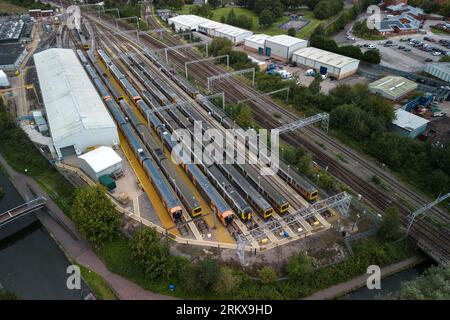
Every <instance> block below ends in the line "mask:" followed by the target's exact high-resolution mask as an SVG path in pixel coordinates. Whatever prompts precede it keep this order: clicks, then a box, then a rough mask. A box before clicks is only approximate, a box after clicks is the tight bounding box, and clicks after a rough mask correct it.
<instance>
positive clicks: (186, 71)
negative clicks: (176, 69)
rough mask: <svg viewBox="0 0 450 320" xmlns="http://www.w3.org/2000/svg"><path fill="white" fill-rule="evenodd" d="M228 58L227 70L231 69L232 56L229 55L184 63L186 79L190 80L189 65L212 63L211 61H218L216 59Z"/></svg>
mask: <svg viewBox="0 0 450 320" xmlns="http://www.w3.org/2000/svg"><path fill="white" fill-rule="evenodd" d="M225 57H226V58H227V70H229V69H230V56H229V55H227V54H224V55H221V56H215V57H209V58H204V59H198V60H192V61H187V62H185V63H184V71H185V74H186V79H187V78H188V65H189V64H193V63H199V62H204V61H211V60H216V59H222V58H225Z"/></svg>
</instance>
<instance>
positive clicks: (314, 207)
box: [237, 191, 352, 264]
mask: <svg viewBox="0 0 450 320" xmlns="http://www.w3.org/2000/svg"><path fill="white" fill-rule="evenodd" d="M351 202H352V196H351V195H349V194H348V193H347V192H345V191H344V192H341V193H338V194H336V195H334V196H332V197H329V198H327V199H324V200H320V201H317V202H315V203H313V204H311V205H310V206H309V207H304V208H302V209H300V210H298V211H295V212H292V213H289V214H286V215H283V218H282V220H284V222H285V223H280V222H279V221H278V220H277V219H272V220H270V221H268V222H265V223H264V224H262V225H260V226H258V227H257V228H254V229H251V230H249V232H248V233H247V234H240V235H239V236H238V238H237V255H238V257H239V259H240V261H241V263H242V264H244V262H245V246H246V245H247V244H252V243H255V242H260V241H261V240H263V239H265V238H267V235H268V234H269V233H273V234H276V233H278V232H279V231H281V229H284V228H285V227H286V226H290V225H292V224H295V223H300V221H301V220H305V219H308V218H310V217H312V216H314V215H316V214H321V213H322V212H325V211H326V210H329V209H332V208H335V209H336V210H337V211H339V213H340V214H341V215H342V216H344V217H346V216H348V211H349V208H350V204H351ZM280 219H281V218H280Z"/></svg>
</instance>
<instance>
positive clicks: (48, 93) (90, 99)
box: [33, 48, 119, 159]
mask: <svg viewBox="0 0 450 320" xmlns="http://www.w3.org/2000/svg"><path fill="white" fill-rule="evenodd" d="M33 57H34V62H35V65H36V70H37V75H38V79H39V85H40V88H41V92H42V98H43V102H44V105H45V111H46V114H47V120H48V125H49V129H50V135H51V137H52V140H53V145H54V148H55V151H56V153H57V155H58V158H60V159H61V158H63V157H66V156H72V155H80V154H82V153H84V152H85V151H86V150H87V149H88V148H89V147H93V146H97V145H104V146H113V145H116V144H118V143H119V137H118V133H117V128H116V125H115V123H114V121H113V119H112V118H111V116H110V114H109V113H108V111H107V109H106V106H105V105H104V103H103V100H102V99H101V98H100V96H99V95H98V93H97V90H96V89H95V87H94V85H93V84H92V82H91V80H90V79H89V77H88V75H87V73H86V71H85V70H84V68H83V67H82V65H81V64H80V61H79V60H78V58H77V56H76V54H75V52H74V51H73V50H72V49H61V48H52V49H48V50H45V51H41V52H39V53H36V54H34V56H33Z"/></svg>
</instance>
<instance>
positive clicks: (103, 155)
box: [78, 146, 122, 173]
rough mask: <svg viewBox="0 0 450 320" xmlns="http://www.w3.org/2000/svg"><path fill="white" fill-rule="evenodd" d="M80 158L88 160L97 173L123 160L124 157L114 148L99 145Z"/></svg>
mask: <svg viewBox="0 0 450 320" xmlns="http://www.w3.org/2000/svg"><path fill="white" fill-rule="evenodd" d="M78 158H80V159H83V160H84V161H86V163H87V164H88V165H89V166H90V167H91V168H92V170H94V172H95V173H99V172H102V171H103V170H105V169H108V168H110V167H112V166H114V165H116V164H118V163H121V162H122V158H121V157H120V156H119V155H118V154H117V153H116V152H115V151H114V150H113V149H112V148H110V147H105V146H101V147H98V148H97V149H95V150H92V151H89V152H87V153H85V154H83V155H81V156H79V157H78Z"/></svg>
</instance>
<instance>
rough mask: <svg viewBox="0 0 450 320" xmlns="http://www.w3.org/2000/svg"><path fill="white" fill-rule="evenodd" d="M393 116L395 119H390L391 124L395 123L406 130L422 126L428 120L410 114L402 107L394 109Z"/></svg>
mask: <svg viewBox="0 0 450 320" xmlns="http://www.w3.org/2000/svg"><path fill="white" fill-rule="evenodd" d="M395 117H396V119H395V120H394V121H392V124H395V125H396V126H398V127H400V128H403V129H405V130H408V131H413V130H416V129H418V128H420V127H422V126H423V125H424V124H427V123H428V122H430V121H428V120H427V119H424V118H422V117H419V116H416V115H415V114H412V113H410V112H408V111H405V110H403V109H397V110H395Z"/></svg>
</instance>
